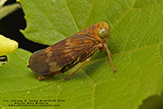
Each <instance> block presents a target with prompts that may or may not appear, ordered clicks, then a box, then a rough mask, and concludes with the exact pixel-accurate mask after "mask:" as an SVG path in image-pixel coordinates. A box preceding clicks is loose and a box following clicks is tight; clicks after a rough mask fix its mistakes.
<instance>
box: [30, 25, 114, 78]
mask: <svg viewBox="0 0 163 109" xmlns="http://www.w3.org/2000/svg"><path fill="white" fill-rule="evenodd" d="M109 38H110V27H109V25H108V24H107V23H106V22H100V23H96V24H92V25H90V26H88V27H86V28H85V29H83V30H81V31H79V32H78V33H76V34H74V35H72V36H70V37H68V38H66V39H64V40H62V41H60V42H58V43H56V44H54V45H52V46H49V47H47V48H46V49H42V50H39V51H36V52H34V53H33V54H32V55H31V57H30V59H29V65H28V67H29V68H30V69H31V70H32V71H33V72H36V73H38V74H41V76H39V78H38V79H39V80H44V79H45V76H53V75H56V74H59V73H64V72H66V71H68V70H69V69H71V68H73V67H74V66H75V65H77V64H78V63H81V62H83V63H82V64H81V66H80V67H79V68H77V70H75V71H74V72H73V73H72V74H70V75H68V76H66V77H65V78H64V80H66V79H67V78H69V77H70V76H72V75H74V74H75V73H76V72H77V71H78V70H79V69H80V68H81V67H82V66H83V65H84V64H86V63H87V62H89V61H90V59H91V58H92V56H93V54H94V52H95V51H97V50H98V49H100V52H103V51H104V50H106V51H107V54H108V56H109V60H110V64H111V66H112V68H113V70H114V72H116V69H115V68H114V66H113V63H112V60H111V53H110V51H109V50H108V48H107V43H108V41H109Z"/></svg>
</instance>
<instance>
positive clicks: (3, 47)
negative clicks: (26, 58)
mask: <svg viewBox="0 0 163 109" xmlns="http://www.w3.org/2000/svg"><path fill="white" fill-rule="evenodd" d="M17 48H18V43H17V42H16V41H14V40H11V39H9V38H6V37H4V36H2V35H0V56H2V55H7V54H10V53H13V52H14V51H15V50H16V49H17Z"/></svg>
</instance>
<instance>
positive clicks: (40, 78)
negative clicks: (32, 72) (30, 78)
mask: <svg viewBox="0 0 163 109" xmlns="http://www.w3.org/2000/svg"><path fill="white" fill-rule="evenodd" d="M59 73H62V72H61V70H59V71H55V72H52V73H49V74H45V75H41V76H39V77H38V80H44V79H45V76H53V75H56V74H59Z"/></svg>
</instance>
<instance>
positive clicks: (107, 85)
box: [0, 0, 163, 109]
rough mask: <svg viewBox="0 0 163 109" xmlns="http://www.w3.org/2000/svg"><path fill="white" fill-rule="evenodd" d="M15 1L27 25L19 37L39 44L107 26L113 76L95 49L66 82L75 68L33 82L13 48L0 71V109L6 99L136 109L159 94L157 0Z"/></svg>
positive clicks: (162, 51)
mask: <svg viewBox="0 0 163 109" xmlns="http://www.w3.org/2000/svg"><path fill="white" fill-rule="evenodd" d="M21 3H22V6H23V9H24V11H25V13H26V20H27V25H28V26H27V28H26V30H25V31H24V32H23V33H24V35H25V36H26V37H27V38H28V39H30V40H33V41H36V42H40V43H44V44H49V45H52V44H54V43H56V42H58V41H60V40H62V39H64V38H66V37H68V36H71V35H73V34H74V33H76V32H78V31H79V30H82V29H84V28H85V27H86V26H89V25H91V24H94V23H97V22H100V21H105V22H107V23H109V25H110V28H111V37H110V40H109V44H108V47H109V49H110V51H111V52H112V61H113V63H114V66H115V68H116V69H117V73H115V74H114V73H113V70H112V68H111V66H110V62H109V58H108V56H107V53H106V52H104V53H100V52H99V51H97V52H96V53H95V54H94V56H93V59H92V60H91V61H90V62H89V63H87V64H86V65H85V66H84V67H83V68H81V70H79V71H78V72H77V73H76V74H75V75H73V76H72V77H70V78H69V79H68V80H67V81H66V82H65V81H64V80H63V79H64V77H65V76H67V75H68V74H70V73H72V72H73V71H74V69H75V68H76V67H75V68H74V69H72V70H70V71H68V72H67V73H65V74H58V75H55V76H54V77H51V78H50V77H48V78H46V80H44V81H38V80H37V78H38V76H39V75H38V74H35V73H33V72H32V71H31V70H30V69H28V68H27V67H26V66H27V65H28V59H29V57H30V55H31V53H29V52H28V51H25V50H22V49H18V50H17V51H16V52H15V53H13V54H10V55H9V62H8V63H7V64H6V65H5V66H2V67H0V73H1V76H0V79H1V82H0V86H1V87H0V107H8V105H9V104H14V103H15V102H16V103H18V101H15V102H14V101H11V100H27V101H29V100H38V103H45V104H46V103H48V104H49V105H50V104H51V105H57V106H53V107H54V108H56V107H59V108H62V109H63V108H64V109H70V108H71V109H90V108H93V109H95V108H102V109H119V108H121V109H137V108H138V107H139V106H140V105H141V104H142V102H143V100H145V99H146V98H148V97H150V96H152V95H157V94H160V92H161V91H163V85H162V83H163V37H162V34H163V28H162V25H163V20H162V15H163V9H162V7H163V1H162V0H126V1H122V0H121V1H120V0H107V1H106V0H105V1H100V0H76V1H73V0H46V1H43V0H30V1H26V0H22V1H21ZM29 46H30V45H29ZM77 67H78V66H77ZM40 100H53V101H47V102H46V101H44V102H41V101H40ZM54 100H62V101H58V102H54ZM63 100H65V101H63ZM27 101H22V103H27ZM36 102H37V101H30V103H31V104H32V103H36ZM20 103H21V102H20ZM58 105H59V106H58ZM20 107H21V108H34V107H36V108H42V107H41V106H26V107H23V106H20ZM50 107H51V106H48V107H44V108H47V109H48V108H50Z"/></svg>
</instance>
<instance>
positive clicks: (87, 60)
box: [64, 56, 92, 81]
mask: <svg viewBox="0 0 163 109" xmlns="http://www.w3.org/2000/svg"><path fill="white" fill-rule="evenodd" d="M91 58H92V56H91V57H89V58H87V59H86V60H85V61H84V63H83V64H82V65H81V66H80V67H79V68H78V69H76V70H75V71H74V72H73V73H71V74H70V75H68V76H66V77H65V79H64V81H66V79H67V78H69V77H70V76H72V75H74V74H75V73H76V72H77V71H78V70H79V69H80V68H81V67H83V66H84V64H86V63H87V62H89V61H90V60H91Z"/></svg>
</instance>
